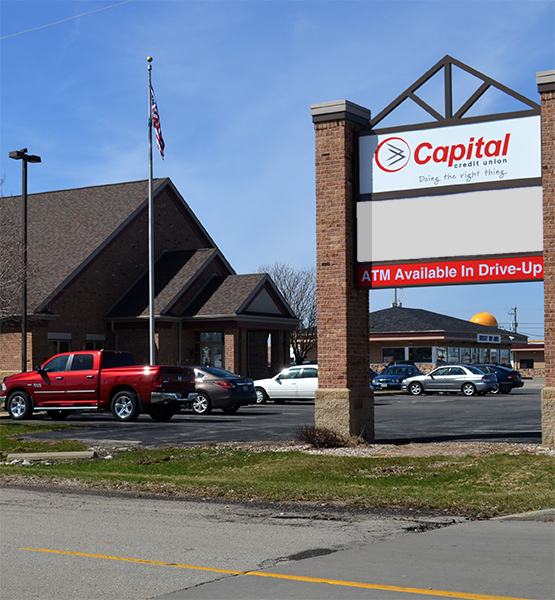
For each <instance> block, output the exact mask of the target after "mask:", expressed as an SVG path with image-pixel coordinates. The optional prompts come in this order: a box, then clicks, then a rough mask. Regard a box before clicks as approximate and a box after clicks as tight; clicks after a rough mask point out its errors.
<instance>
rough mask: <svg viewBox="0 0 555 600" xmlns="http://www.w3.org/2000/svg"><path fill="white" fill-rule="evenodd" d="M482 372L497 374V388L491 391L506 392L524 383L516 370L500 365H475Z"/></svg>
mask: <svg viewBox="0 0 555 600" xmlns="http://www.w3.org/2000/svg"><path fill="white" fill-rule="evenodd" d="M475 366H476V367H478V369H480V370H481V371H484V373H494V374H495V375H497V381H498V382H499V388H498V389H497V390H496V391H494V392H493V393H494V394H495V393H499V392H500V393H501V394H508V393H509V392H510V391H511V390H512V389H513V388H519V387H522V386H523V385H524V381H522V378H521V376H520V373H519V372H518V371H515V370H514V369H510V368H508V367H502V366H501V365H482V364H480V365H475Z"/></svg>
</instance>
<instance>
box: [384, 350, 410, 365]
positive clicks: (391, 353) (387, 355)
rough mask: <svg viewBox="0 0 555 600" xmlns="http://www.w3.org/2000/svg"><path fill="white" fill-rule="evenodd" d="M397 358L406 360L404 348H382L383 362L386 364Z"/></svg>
mask: <svg viewBox="0 0 555 600" xmlns="http://www.w3.org/2000/svg"><path fill="white" fill-rule="evenodd" d="M397 360H405V349H404V348H382V362H383V364H384V365H386V364H388V363H390V362H395V361H397Z"/></svg>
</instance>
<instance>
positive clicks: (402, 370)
mask: <svg viewBox="0 0 555 600" xmlns="http://www.w3.org/2000/svg"><path fill="white" fill-rule="evenodd" d="M409 373H410V369H409V368H408V367H387V368H386V369H385V371H384V372H383V373H382V375H408V374H409Z"/></svg>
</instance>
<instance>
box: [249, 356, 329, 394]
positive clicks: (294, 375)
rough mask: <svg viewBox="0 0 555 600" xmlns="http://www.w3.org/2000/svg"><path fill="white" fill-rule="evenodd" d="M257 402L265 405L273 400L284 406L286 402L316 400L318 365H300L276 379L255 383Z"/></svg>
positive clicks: (261, 380) (258, 380)
mask: <svg viewBox="0 0 555 600" xmlns="http://www.w3.org/2000/svg"><path fill="white" fill-rule="evenodd" d="M254 387H255V389H256V401H257V403H258V404H263V403H264V402H267V401H268V400H273V401H274V402H275V403H276V404H283V403H284V402H285V401H286V400H314V392H316V389H317V388H318V365H315V364H308V365H298V366H294V367H289V368H288V369H284V370H283V371H281V373H278V374H277V375H275V376H274V377H271V378H268V379H257V380H256V381H255V382H254Z"/></svg>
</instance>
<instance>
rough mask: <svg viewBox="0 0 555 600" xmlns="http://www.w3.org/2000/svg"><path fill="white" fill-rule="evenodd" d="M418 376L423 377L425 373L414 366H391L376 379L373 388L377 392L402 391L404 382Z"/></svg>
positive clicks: (373, 381)
mask: <svg viewBox="0 0 555 600" xmlns="http://www.w3.org/2000/svg"><path fill="white" fill-rule="evenodd" d="M416 375H423V373H422V371H420V369H417V368H416V367H415V366H413V365H409V364H398V365H390V366H389V367H386V368H385V369H384V370H383V371H382V372H381V373H380V374H379V375H376V376H375V377H374V379H373V380H372V387H373V388H374V389H375V390H400V389H401V385H402V383H403V381H404V380H405V379H406V378H407V377H414V376H416Z"/></svg>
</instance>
